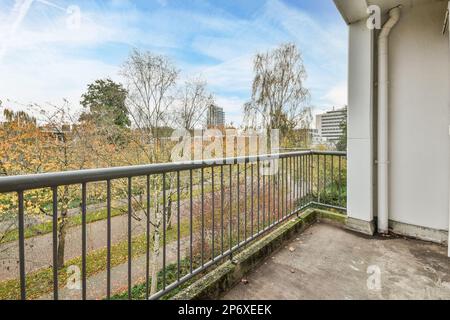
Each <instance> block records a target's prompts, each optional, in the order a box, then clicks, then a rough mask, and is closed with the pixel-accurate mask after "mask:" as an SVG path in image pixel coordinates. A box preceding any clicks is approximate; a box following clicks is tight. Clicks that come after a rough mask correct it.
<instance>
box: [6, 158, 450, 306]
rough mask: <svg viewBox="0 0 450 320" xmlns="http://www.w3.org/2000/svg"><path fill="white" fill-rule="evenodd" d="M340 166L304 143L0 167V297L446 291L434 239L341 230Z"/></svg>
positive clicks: (445, 270) (340, 295)
mask: <svg viewBox="0 0 450 320" xmlns="http://www.w3.org/2000/svg"><path fill="white" fill-rule="evenodd" d="M346 177H347V160H346V154H345V153H340V152H318V151H303V152H294V153H284V154H276V155H265V156H250V157H242V158H229V159H221V160H214V161H198V162H186V163H167V164H156V165H147V166H134V167H123V168H110V169H96V170H83V171H74V172H60V173H49V174H41V175H28V176H16V177H7V178H2V179H0V193H1V195H2V198H1V199H2V203H9V204H10V205H9V208H8V211H9V213H10V214H9V217H10V219H9V220H8V221H6V220H5V221H2V232H3V236H2V239H1V243H0V248H1V250H0V252H1V254H2V265H1V268H0V277H1V279H0V294H1V299H30V300H33V299H45V300H50V299H55V300H85V299H113V300H121V299H126V300H127V299H211V298H222V299H230V300H233V299H402V298H406V299H427V298H428V299H435V298H438V299H441V298H450V287H449V283H450V278H449V276H450V266H449V265H448V259H447V258H446V256H445V250H446V249H445V248H444V247H443V246H440V245H437V244H431V243H427V242H422V241H418V240H408V239H404V238H401V237H398V236H391V237H388V238H385V237H379V236H375V237H367V236H362V235H360V234H357V233H354V232H352V231H349V230H346V226H345V221H346V219H347V218H346V215H345V211H346V192H347V191H346V180H347V178H346ZM37 198H40V200H43V199H44V200H45V201H47V202H48V203H47V205H46V206H44V208H45V207H46V208H48V209H49V212H50V214H48V215H47V217H46V218H44V219H43V220H36V219H35V218H34V217H35V216H34V210H35V207H34V206H33V203H34V202H35V201H36V199H37ZM381 275H382V278H381ZM378 277H380V278H378ZM153 279H156V280H153ZM324 280H326V281H325V282H324ZM381 283H382V284H383V288H382V289H381V287H379V286H381Z"/></svg>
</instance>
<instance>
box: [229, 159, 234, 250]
mask: <svg viewBox="0 0 450 320" xmlns="http://www.w3.org/2000/svg"><path fill="white" fill-rule="evenodd" d="M229 193H230V217H229V229H230V239H229V240H230V257H232V255H231V249H232V248H233V223H232V222H233V165H232V164H230V192H229Z"/></svg>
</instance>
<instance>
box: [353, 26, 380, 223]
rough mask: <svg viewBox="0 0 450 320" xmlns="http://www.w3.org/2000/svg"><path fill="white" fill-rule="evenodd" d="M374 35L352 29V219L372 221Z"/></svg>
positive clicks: (359, 29) (361, 27)
mask: <svg viewBox="0 0 450 320" xmlns="http://www.w3.org/2000/svg"><path fill="white" fill-rule="evenodd" d="M373 37H374V34H373V31H371V30H369V29H368V28H367V27H366V22H365V21H360V22H357V23H354V24H351V25H350V26H349V79H348V82H349V83H348V87H349V96H348V107H349V108H348V177H347V180H348V183H347V188H348V192H347V194H348V199H347V209H348V215H349V217H351V218H354V219H358V220H362V221H366V222H371V221H373V148H372V147H373V133H372V123H373V119H372V118H373V99H372V98H373V94H374V92H373V85H372V83H373V63H372V61H373V54H374V52H373V45H374V38H373Z"/></svg>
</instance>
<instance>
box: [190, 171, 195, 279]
mask: <svg viewBox="0 0 450 320" xmlns="http://www.w3.org/2000/svg"><path fill="white" fill-rule="evenodd" d="M192 182H193V181H192V169H191V170H189V256H190V261H189V264H190V272H191V273H192V272H193V267H192V259H193V256H192V245H193V209H194V201H193V195H192V191H193V188H192V184H193V183H192Z"/></svg>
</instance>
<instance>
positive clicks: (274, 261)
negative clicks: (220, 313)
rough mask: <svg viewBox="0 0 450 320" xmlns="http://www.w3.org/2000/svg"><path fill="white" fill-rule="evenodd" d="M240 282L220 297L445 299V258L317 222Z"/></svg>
mask: <svg viewBox="0 0 450 320" xmlns="http://www.w3.org/2000/svg"><path fill="white" fill-rule="evenodd" d="M293 249H294V250H293ZM246 279H247V280H248V284H244V283H240V284H239V285H237V286H236V287H234V288H233V289H232V290H230V291H229V292H228V293H227V294H225V295H224V297H223V299H225V300H235V299H243V300H246V299H256V300H259V299H277V300H297V299H298V300H310V299H326V300H329V299H338V300H360V299H364V300H365V299H374V300H375V299H376V300H377V299H446V300H448V299H450V258H448V257H447V248H446V247H444V246H439V245H436V244H432V243H428V242H423V241H419V240H411V239H404V238H400V237H389V238H380V237H375V238H367V237H362V236H360V235H358V234H356V233H353V232H350V231H347V230H343V229H341V228H339V227H336V226H332V225H329V224H322V223H318V224H315V225H314V226H312V227H311V228H309V229H307V230H306V231H305V232H303V233H302V234H300V235H298V236H297V238H294V239H292V240H291V242H290V243H288V244H287V245H286V247H284V248H282V249H281V250H280V251H279V252H277V253H275V254H274V255H272V256H271V257H270V258H269V259H268V260H266V262H265V263H264V264H262V265H261V266H260V267H259V268H257V269H256V270H254V272H253V273H252V274H250V275H248V277H247V278H246Z"/></svg>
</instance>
